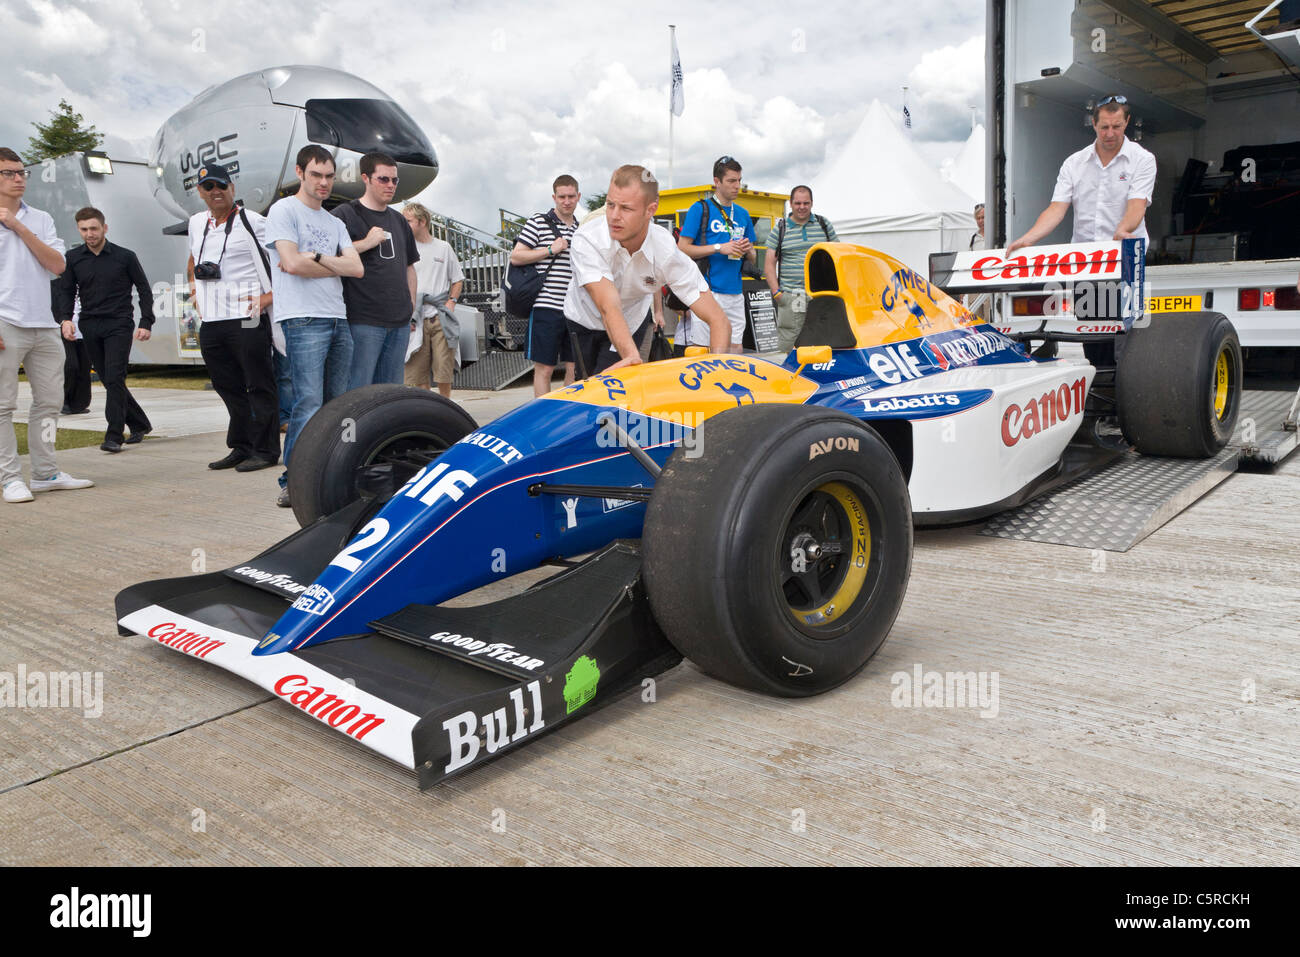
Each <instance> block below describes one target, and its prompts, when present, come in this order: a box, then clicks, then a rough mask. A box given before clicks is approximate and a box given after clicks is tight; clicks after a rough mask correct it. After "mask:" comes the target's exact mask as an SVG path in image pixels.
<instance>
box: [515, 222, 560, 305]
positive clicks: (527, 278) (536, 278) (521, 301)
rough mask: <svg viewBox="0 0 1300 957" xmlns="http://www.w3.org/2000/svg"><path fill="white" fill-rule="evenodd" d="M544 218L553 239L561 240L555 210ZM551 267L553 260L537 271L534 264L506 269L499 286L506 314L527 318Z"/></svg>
mask: <svg viewBox="0 0 1300 957" xmlns="http://www.w3.org/2000/svg"><path fill="white" fill-rule="evenodd" d="M544 218H545V219H546V223H547V225H548V226H550V227H551V231H552V232H554V233H555V238H556V239H560V238H562V237H563V235H564V233H562V232H561V228H562V226H563V225H564V224H563V223H561V222H560V217H558V216H556V215H555V210H553V209H548V210H547V211H546V215H545V217H544ZM553 265H555V263H554V260H552V262H551V263H550V264H548V265H547V267H546V268H545V269H538V268H537V264H536V263H525V264H524V265H522V266H516V265H515V264H514V263H511V264H510V265H509V266H508V267H507V268H506V277H505V280H504V281H503V282H502V284H501V291H502V292H503V293H504V294H505V301H506V312H507V313H509V314H510V315H512V316H514V317H515V318H516V319H527V318H528V316H529V315H530V314H531V313H532V311H533V304H534V303H535V302H537V297H538V296H539V295H540V294H541V292H542V286H543V285H544V284H545V283H546V274H547V273H548V272H550V271H551V266H553Z"/></svg>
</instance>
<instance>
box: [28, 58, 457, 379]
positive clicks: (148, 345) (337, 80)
mask: <svg viewBox="0 0 1300 957" xmlns="http://www.w3.org/2000/svg"><path fill="white" fill-rule="evenodd" d="M309 143H318V144H320V145H322V146H324V147H325V148H326V149H328V150H329V151H330V153H331V154H333V156H334V158H335V163H336V165H337V167H338V176H337V179H336V180H335V192H334V195H333V196H332V197H331V201H332V202H341V201H344V200H348V199H353V198H356V197H358V196H360V195H361V194H362V192H364V184H363V183H362V181H361V176H360V172H359V170H358V164H359V161H360V159H361V156H362V154H364V153H367V152H370V151H372V150H383V151H384V152H386V153H389V154H390V155H392V156H393V158H394V159H396V160H397V163H398V176H399V177H400V179H401V185H400V187H399V190H398V194H397V197H396V198H397V199H398V200H403V199H407V198H410V197H411V196H414V195H415V194H416V193H418V192H420V190H422V189H424V188H425V187H426V186H428V185H429V184H430V183H431V182H433V179H434V177H436V176H437V175H438V160H437V157H436V155H435V154H434V150H433V146H432V145H431V144H430V143H429V140H428V137H426V136H425V134H424V133H423V131H422V130H421V129H420V128H419V126H418V125H417V124H416V123H415V121H414V120H412V119H411V117H410V116H409V115H407V113H406V112H405V111H404V110H403V109H402V108H401V107H400V106H398V105H397V104H396V103H395V102H394V101H393V100H392V98H391V97H389V96H388V95H387V94H385V93H384V92H383V91H382V90H380V89H379V88H378V87H376V86H374V85H373V84H371V83H367V82H366V81H365V80H362V79H360V78H359V77H356V76H353V75H351V74H349V73H344V72H342V71H340V70H332V69H329V68H327V67H318V66H283V67H273V68H270V69H266V70H258V71H255V72H253V73H246V74H244V75H242V76H238V77H235V78H234V79H233V80H229V81H227V82H225V83H222V84H220V85H217V86H213V87H210V88H209V89H207V90H204V91H203V92H202V93H200V94H199V95H198V96H197V97H195V98H194V100H193V101H192V102H191V103H189V104H188V105H187V106H185V107H184V108H182V109H181V110H179V111H177V112H176V113H175V114H173V115H172V116H171V117H170V118H168V119H167V120H166V122H164V123H163V124H162V127H161V128H160V129H159V130H158V133H157V135H156V136H155V137H154V141H153V147H152V149H151V150H150V155H149V156H148V157H144V156H139V155H134V153H133V152H131V151H129V150H127V148H126V147H117V148H116V149H113V150H111V151H109V152H106V153H97V154H89V155H87V154H83V153H73V154H69V155H67V156H63V157H60V158H59V159H57V160H50V161H46V162H44V163H38V164H35V165H34V166H32V167H31V169H32V173H33V175H32V177H31V179H30V180H29V185H28V190H27V196H26V199H27V202H29V203H30V204H31V205H33V206H36V207H38V208H40V209H44V210H46V211H48V212H49V213H50V214H51V215H52V216H53V217H54V221H55V226H56V228H57V229H58V232H59V236H60V237H61V238H62V239H63V241H64V242H65V243H66V244H67V245H68V247H69V248H71V247H72V246H74V245H76V244H77V243H79V242H80V241H81V240H80V236H79V235H78V233H77V228H76V224H75V222H74V221H73V215H74V213H75V212H76V211H77V210H78V209H80V208H81V207H83V206H94V207H96V208H98V209H100V210H102V211H103V212H104V217H105V219H106V221H107V225H108V238H109V239H110V240H111V241H112V242H115V243H118V244H119V245H122V246H126V247H127V248H129V249H132V250H134V251H135V252H136V254H137V255H138V256H139V257H140V263H141V265H142V266H143V267H144V271H145V275H146V276H147V277H148V279H149V282H150V283H151V285H152V286H153V291H154V294H155V295H154V307H155V308H154V312H155V316H156V319H157V323H156V325H155V326H154V335H153V337H152V338H151V339H150V340H149V341H147V342H138V341H137V342H136V343H135V344H134V346H133V348H132V351H131V361H132V362H135V363H141V364H174V363H184V362H194V363H197V362H200V361H201V360H200V358H199V356H198V349H197V340H196V338H195V325H194V321H193V313H192V311H190V310H189V309H188V307H187V302H186V299H185V295H186V293H185V283H184V282H183V277H184V274H185V266H186V262H187V260H188V251H187V249H186V244H185V239H184V236H185V232H186V226H187V222H188V219H189V217H190V216H191V215H192V214H194V213H196V212H200V211H201V210H203V208H204V206H203V201H202V199H200V197H199V194H198V190H197V188H196V187H197V180H198V168H199V167H200V166H201V165H203V164H204V163H213V162H215V163H221V164H223V165H225V166H227V167H229V168H230V169H231V171H232V172H234V173H235V183H236V187H237V190H238V194H237V195H238V198H239V199H241V200H243V201H244V203H245V204H246V205H247V207H248V208H249V209H252V210H255V211H257V212H265V211H266V210H267V209H268V208H269V207H270V205H271V204H272V203H273V202H275V201H276V200H277V199H280V198H281V197H283V196H286V195H288V194H290V193H292V192H294V191H295V190H297V188H298V180H297V177H296V175H295V174H294V157H295V156H296V155H297V152H298V150H299V149H301V148H302V147H303V146H306V145H307V144H309ZM151 197H152V198H151ZM155 200H156V202H155ZM136 316H137V318H138V317H139V310H138V308H137V311H136ZM472 328H473V327H472V325H471V330H472Z"/></svg>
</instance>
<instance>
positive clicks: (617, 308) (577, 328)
mask: <svg viewBox="0 0 1300 957" xmlns="http://www.w3.org/2000/svg"><path fill="white" fill-rule="evenodd" d="M658 208H659V183H658V181H657V180H656V179H655V178H654V175H653V174H652V173H651V172H650V171H649V170H648V169H646V168H645V167H643V166H620V167H619V168H618V169H617V170H615V171H614V176H613V178H612V179H611V180H610V183H609V192H608V194H607V198H606V209H605V215H604V216H602V217H597V218H596V219H593V220H591V221H589V222H586V223H584V224H583V225H581V226H579V227H578V230H577V232H575V233H574V234H573V241H572V243H571V244H570V246H569V250H570V252H569V261H570V264H571V266H572V269H573V279H572V280H571V281H570V282H569V291H568V293H567V294H566V295H565V297H564V317H565V319H566V320H567V322H568V326H569V331H570V333H571V334H572V335H573V337H574V345H575V352H576V355H575V356H574V359H575V361H576V362H577V365H578V369H579V372H580V373H581V374H583V375H594V374H595V373H597V372H603V371H605V370H607V369H618V368H621V367H622V366H629V365H637V364H639V363H640V362H641V353H640V346H641V341H642V340H643V339H644V338H645V336H646V335H647V334H648V333H649V331H650V327H651V326H652V325H653V320H652V319H650V318H649V312H650V306H651V302H652V300H653V298H654V293H655V290H657V289H658V288H659V287H660V286H664V285H666V286H668V287H669V288H670V289H672V291H673V292H674V293H676V295H677V298H678V299H680V300H681V301H682V302H683V303H684V304H685V305H686V307H687V308H688V309H690V310H691V311H692V312H693V313H694V314H695V315H696V316H697V317H698V318H700V319H703V320H704V321H705V322H706V323H707V324H708V326H709V347H710V351H712V352H717V353H725V352H727V351H728V348H729V345H730V342H731V324H730V323H729V322H728V321H727V317H726V316H725V315H724V314H723V312H722V307H721V306H719V305H718V301H717V300H716V299H714V298H713V295H712V293H710V292H709V290H708V284H707V283H706V282H705V281H704V277H703V276H701V275H700V270H699V269H698V268H697V267H696V265H695V263H694V261H692V260H691V258H690V257H689V256H687V255H686V254H685V253H684V252H682V251H681V250H680V249H678V248H677V243H676V242H675V241H674V240H673V235H672V233H670V232H669V231H668V230H666V229H664V228H662V227H660V226H657V225H655V224H654V214H655V211H656V210H657V209H658ZM629 318H630V319H631V320H632V322H635V323H636V325H635V327H633V325H632V323H631V322H629Z"/></svg>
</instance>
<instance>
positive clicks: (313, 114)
mask: <svg viewBox="0 0 1300 957" xmlns="http://www.w3.org/2000/svg"><path fill="white" fill-rule="evenodd" d="M306 110H307V138H308V140H309V141H310V142H313V143H320V144H321V145H322V146H325V147H326V148H336V149H337V150H338V154H337V163H338V166H339V170H340V176H339V177H338V179H336V180H335V185H334V189H335V194H336V195H338V196H341V197H343V198H348V199H350V198H354V197H356V196H360V195H361V194H362V193H363V192H364V191H365V184H364V183H362V182H361V179H360V176H359V175H357V176H349V175H347V174H346V169H347V167H348V166H349V165H350V166H351V167H352V169H353V170H357V169H358V164H359V162H360V159H361V157H362V155H364V154H366V153H370V152H380V153H387V154H388V155H389V156H391V157H392V158H393V159H394V160H395V161H396V162H397V176H398V179H399V180H400V181H401V182H400V183H399V185H398V187H397V193H396V195H394V197H393V200H394V202H400V201H401V200H405V199H409V198H410V197H412V196H414V195H415V194H416V193H418V192H420V190H422V189H424V188H425V187H426V186H428V185H429V184H430V183H432V182H433V180H434V177H435V176H437V175H438V157H437V154H435V153H434V150H433V144H432V143H430V142H429V138H428V137H427V136H425V135H424V131H423V130H421V129H420V127H419V126H418V125H417V124H416V122H415V120H413V119H411V117H410V115H409V114H408V113H407V112H406V111H405V110H403V109H402V108H401V107H400V106H398V105H397V104H396V103H394V102H393V101H392V100H382V99H378V98H374V97H339V98H330V99H325V98H321V99H310V100H308V101H307V104H306Z"/></svg>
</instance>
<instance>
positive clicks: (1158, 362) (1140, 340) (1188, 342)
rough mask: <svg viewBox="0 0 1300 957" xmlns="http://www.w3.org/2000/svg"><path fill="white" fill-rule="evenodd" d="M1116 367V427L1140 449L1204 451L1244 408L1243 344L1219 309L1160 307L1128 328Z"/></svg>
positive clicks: (1210, 450)
mask: <svg viewBox="0 0 1300 957" xmlns="http://www.w3.org/2000/svg"><path fill="white" fill-rule="evenodd" d="M1126 336H1127V340H1126V342H1125V344H1124V351H1123V354H1122V356H1121V358H1120V362H1119V366H1118V368H1117V369H1116V372H1115V399H1116V404H1117V405H1118V409H1119V424H1120V429H1121V430H1122V431H1123V433H1124V438H1125V439H1127V440H1128V441H1129V442H1130V443H1131V444H1132V445H1133V447H1134V448H1136V449H1137V450H1138V451H1139V452H1141V453H1142V454H1143V455H1168V456H1176V457H1179V458H1209V457H1210V456H1213V455H1215V454H1217V453H1218V452H1219V450H1220V449H1222V448H1223V447H1224V446H1225V445H1227V443H1228V439H1230V438H1231V437H1232V431H1233V429H1234V428H1235V427H1236V425H1237V416H1238V414H1239V413H1240V411H1241V380H1242V363H1241V344H1240V343H1239V342H1238V340H1237V331H1236V330H1235V329H1234V328H1233V327H1232V323H1231V322H1229V321H1228V318H1227V317H1226V316H1224V315H1222V314H1221V313H1217V312H1193V313H1157V314H1156V315H1154V316H1152V317H1151V324H1150V325H1148V326H1145V327H1140V328H1134V329H1132V330H1130V331H1129V332H1128V333H1126Z"/></svg>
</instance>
